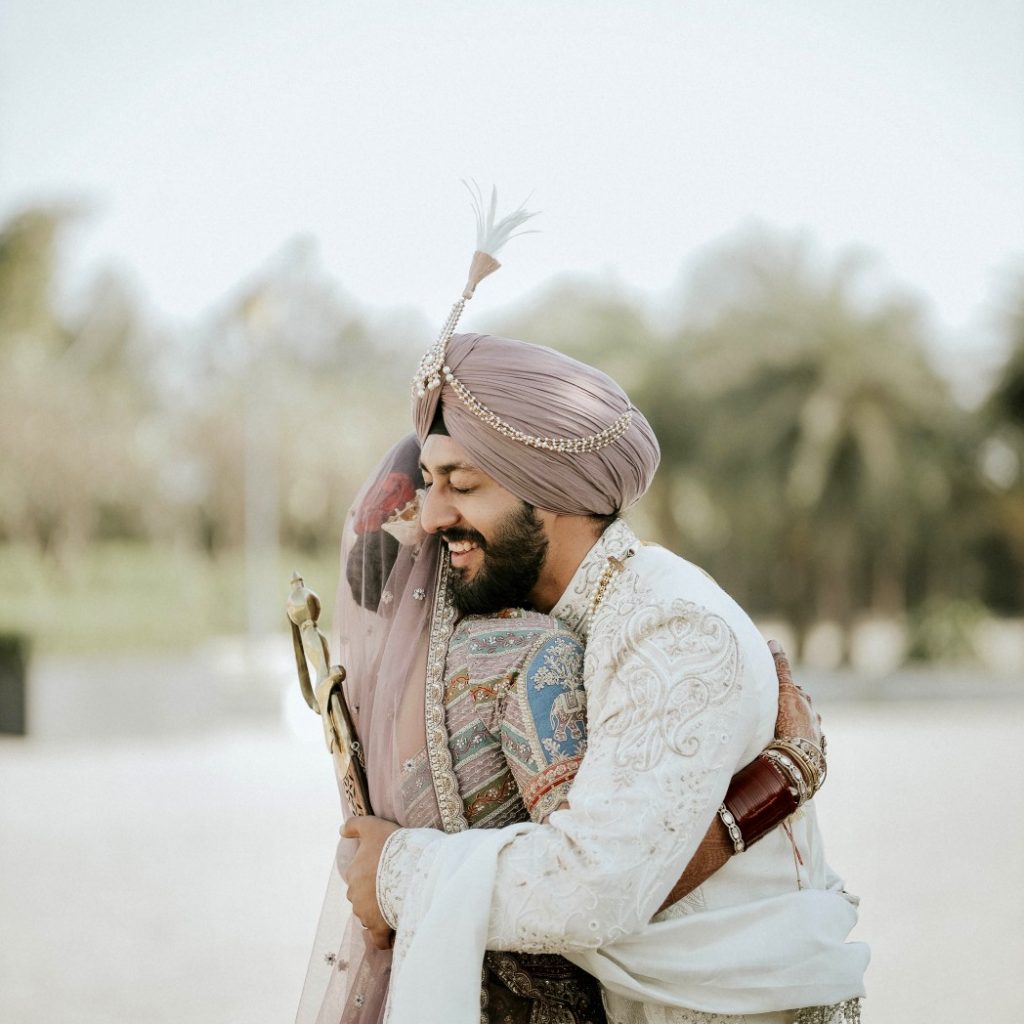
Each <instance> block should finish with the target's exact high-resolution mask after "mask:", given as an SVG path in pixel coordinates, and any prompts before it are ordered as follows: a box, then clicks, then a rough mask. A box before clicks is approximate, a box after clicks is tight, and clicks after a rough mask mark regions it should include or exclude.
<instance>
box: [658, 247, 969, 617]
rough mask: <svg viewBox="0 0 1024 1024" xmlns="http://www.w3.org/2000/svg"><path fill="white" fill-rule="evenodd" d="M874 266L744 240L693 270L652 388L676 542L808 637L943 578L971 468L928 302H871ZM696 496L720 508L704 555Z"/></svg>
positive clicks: (890, 606)
mask: <svg viewBox="0 0 1024 1024" xmlns="http://www.w3.org/2000/svg"><path fill="white" fill-rule="evenodd" d="M865 269H866V267H865V266H864V264H863V263H859V264H858V263H855V262H852V261H846V262H843V263H840V264H839V265H838V266H835V267H833V268H832V269H828V270H827V269H821V268H820V267H818V266H816V264H815V263H814V262H812V260H811V258H810V254H809V252H808V250H807V247H806V246H804V245H802V244H801V243H799V242H793V241H785V240H779V239H773V238H770V237H763V236H762V237H756V238H754V239H752V240H746V239H745V240H742V241H741V242H740V243H739V244H738V245H735V246H732V247H730V248H728V249H726V250H725V252H723V253H721V254H718V255H717V256H716V257H714V258H713V259H712V260H710V261H709V262H708V263H707V264H706V265H705V266H704V267H703V268H702V269H701V270H700V271H699V273H698V274H697V275H696V277H695V280H694V289H693V293H692V296H691V298H690V301H689V308H688V310H687V326H686V327H685V328H684V329H682V330H681V331H680V332H679V334H678V337H677V339H676V344H675V345H674V346H672V347H670V348H668V349H666V350H665V351H664V352H663V354H662V358H661V359H659V360H658V362H657V364H656V365H655V366H654V368H653V371H654V372H653V375H652V378H651V384H650V387H649V389H648V390H649V400H650V401H651V402H652V406H653V409H654V410H655V419H656V421H657V422H656V429H657V430H658V433H659V437H661V438H662V440H663V448H664V450H665V463H666V467H667V468H669V470H670V473H671V475H672V476H673V477H674V478H675V480H676V481H677V484H676V486H675V487H674V488H670V489H669V490H668V491H666V492H663V495H662V499H663V501H668V502H669V504H673V502H674V503H675V507H673V508H672V509H671V515H670V516H667V517H665V518H666V519H668V520H673V519H674V521H675V523H676V532H677V537H676V538H675V539H676V542H677V543H679V544H682V545H683V546H684V547H685V546H686V545H687V544H688V543H689V544H691V545H694V544H695V546H696V547H697V549H698V554H700V555H703V556H704V557H705V558H706V560H707V562H708V563H709V564H710V565H711V566H713V568H714V571H716V574H718V575H720V576H721V577H723V582H725V583H727V585H728V586H729V588H730V589H732V590H733V591H734V592H737V593H738V596H740V597H741V598H742V599H744V600H745V601H746V602H747V603H748V604H750V605H751V606H752V607H754V608H760V609H761V610H763V611H769V610H770V611H778V610H782V611H783V612H784V613H785V614H786V615H787V617H788V618H789V619H790V621H791V622H792V623H793V625H794V627H795V628H796V630H797V631H798V634H802V633H803V632H804V630H805V629H806V628H807V627H808V626H809V625H810V623H811V622H813V621H814V620H815V619H823V618H827V619H831V620H834V621H838V622H840V623H841V624H844V625H849V624H850V623H851V622H852V619H853V616H854V615H855V613H857V612H858V611H860V610H862V609H864V608H871V609H875V610H878V611H883V612H886V613H890V614H892V613H898V612H900V611H902V610H903V609H904V608H905V606H906V603H907V593H906V590H907V581H908V579H909V578H910V575H911V565H912V563H913V562H914V561H915V559H920V558H922V557H924V560H925V562H926V563H927V564H928V566H929V570H930V569H931V568H932V567H933V562H934V561H935V554H934V552H930V540H929V536H928V531H929V530H934V529H937V528H938V527H939V525H940V524H941V523H942V522H943V520H944V518H945V516H946V515H947V514H948V512H949V510H950V509H951V508H952V507H953V506H954V505H955V503H956V498H955V492H956V489H957V487H958V485H959V478H960V477H962V476H964V475H965V474H966V473H967V467H969V465H970V462H969V459H967V460H965V453H964V451H963V450H962V449H963V445H962V442H961V440H960V437H961V432H962V431H961V421H962V420H963V419H964V417H963V415H962V414H961V413H960V412H959V410H958V409H957V408H956V406H955V405H954V403H953V402H952V400H951V397H950V394H949V389H948V387H947V386H946V384H945V382H944V381H943V380H942V378H941V377H939V375H938V374H937V373H936V372H935V371H934V370H933V369H932V368H931V366H930V365H929V363H928V360H927V358H926V354H925V347H924V327H923V323H922V317H921V314H920V311H919V309H918V306H917V304H916V303H915V302H914V301H913V300H911V299H908V298H906V297H903V296H898V295H897V296H891V295H890V296H884V297H881V298H876V299H874V300H873V301H868V300H867V298H866V295H867V294H869V293H868V292H867V290H866V288H865V285H866V284H868V283H869V282H867V281H866V280H865V275H864V274H863V271H864V270H865ZM681 409H682V410H683V414H682V415H680V410H681ZM691 432H692V433H691ZM699 492H703V494H704V495H705V496H706V498H707V500H708V501H709V502H710V503H711V506H712V507H713V508H714V509H715V510H717V521H716V523H715V529H714V530H713V531H712V534H711V543H710V546H709V547H708V546H707V545H704V547H705V550H701V548H702V541H703V540H704V539H705V538H701V537H700V536H699V535H697V536H694V535H693V533H692V531H690V530H688V526H689V524H690V522H691V517H690V516H689V514H688V510H687V508H686V496H687V494H688V493H699ZM688 533H689V535H687V534H688Z"/></svg>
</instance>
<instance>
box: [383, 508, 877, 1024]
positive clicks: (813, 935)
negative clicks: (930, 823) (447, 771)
mask: <svg viewBox="0 0 1024 1024" xmlns="http://www.w3.org/2000/svg"><path fill="white" fill-rule="evenodd" d="M552 614H553V615H555V616H556V617H558V618H559V619H560V620H562V621H563V622H565V623H566V624H567V625H568V626H569V627H570V628H571V629H572V630H573V631H574V632H575V633H576V634H577V635H578V636H580V638H581V639H583V640H584V641H585V643H586V655H585V662H584V673H583V677H584V686H585V689H586V696H587V711H588V741H587V742H588V747H587V754H586V758H585V760H584V761H583V764H582V766H581V767H580V769H579V772H578V774H577V776H576V779H575V782H574V784H573V789H572V791H571V795H570V805H571V806H570V808H569V809H568V810H561V811H556V812H555V813H554V814H552V815H551V818H550V820H549V822H548V823H547V824H546V825H535V826H529V825H525V826H524V825H520V826H517V831H515V832H512V833H510V834H509V835H508V837H507V838H503V839H500V840H499V838H498V837H486V836H484V835H481V834H476V835H466V836H464V837H458V843H457V845H455V844H453V845H446V844H452V840H451V839H450V838H448V837H439V835H438V833H437V832H433V831H430V830H420V829H403V830H400V831H398V832H396V833H394V834H393V836H392V837H391V838H390V839H389V841H388V843H387V845H386V847H385V850H384V854H383V856H382V859H381V864H380V867H379V869H378V899H379V901H380V904H381V909H382V911H383V912H384V914H385V916H386V917H387V918H388V919H389V921H390V922H391V923H392V924H393V925H397V929H398V941H397V945H396V960H398V959H400V957H401V956H407V958H408V963H409V964H410V965H411V966H410V968H409V970H408V971H407V972H406V982H405V983H406V984H409V985H411V986H413V987H415V986H416V985H417V984H418V982H417V978H418V977H419V976H420V975H418V974H417V972H421V971H422V966H421V965H422V964H423V963H426V962H428V960H426V959H424V950H423V948H422V947H423V945H424V944H425V943H429V941H430V938H429V937H430V936H431V935H433V934H441V933H442V932H441V931H438V929H439V928H440V929H442V930H443V928H445V927H448V928H454V927H456V926H457V920H454V919H453V920H452V921H444V922H440V921H439V919H438V913H439V911H438V908H437V905H436V902H437V899H436V896H437V893H438V892H439V891H440V890H439V888H438V886H439V881H438V880H439V879H441V878H446V877H448V878H452V877H456V874H457V873H458V872H459V871H463V872H464V873H463V874H462V875H461V876H460V877H463V878H465V879H466V880H467V884H472V879H474V878H476V877H486V884H487V896H486V899H485V902H484V908H485V910H484V912H485V914H486V922H485V924H486V936H485V939H484V941H485V942H486V946H487V948H488V949H491V950H520V951H526V952H535V953H561V954H564V955H566V956H568V957H569V958H570V959H572V960H573V961H574V962H575V963H578V964H580V965H581V966H584V967H585V968H586V969H587V970H588V971H591V972H592V973H594V974H595V975H596V976H598V977H599V978H600V979H601V980H602V983H603V992H604V1000H605V1005H606V1009H607V1012H608V1018H609V1020H610V1021H612V1022H613V1024H683V1022H703V1024H711V1022H716V1024H717V1022H726V1021H732V1020H734V1019H735V1020H743V1021H746V1022H747V1024H750V1022H752V1021H757V1022H763V1024H768V1022H772V1024H775V1022H783V1021H789V1020H792V1019H793V1016H792V1014H791V1013H789V1012H788V1011H789V1010H790V1009H791V1008H793V1007H812V1006H816V1005H818V1006H820V1005H821V1004H826V1003H828V1004H833V1003H836V1004H838V1003H840V1002H842V1001H844V1000H847V999H850V998H852V997H856V996H859V995H861V994H862V987H861V979H862V975H863V969H864V966H865V963H866V951H865V950H864V949H863V948H862V947H860V946H859V945H858V944H850V943H844V940H845V936H846V934H847V932H848V931H849V929H850V927H851V926H852V923H853V920H854V919H855V914H854V912H853V910H852V907H851V906H850V900H849V899H848V898H845V894H843V893H842V892H841V887H840V885H839V884H838V881H837V880H836V879H835V876H834V875H832V874H831V873H830V872H829V870H828V868H827V866H826V864H825V862H824V858H823V852H822V845H821V840H820V836H819V833H818V829H817V825H816V821H815V817H814V811H813V808H812V807H811V806H810V805H809V806H808V807H807V808H805V810H804V812H803V813H802V814H800V815H799V816H798V817H797V818H795V819H794V820H792V821H791V829H790V831H789V834H787V832H786V831H785V830H782V829H777V830H775V831H774V832H773V833H771V834H770V835H768V836H766V837H765V838H764V839H763V840H762V841H761V842H760V843H758V844H757V845H756V846H755V847H753V848H752V849H751V850H749V851H747V852H746V853H744V854H743V855H742V856H738V857H734V858H732V860H731V861H730V862H729V863H728V864H727V865H726V866H725V867H724V868H722V869H721V870H720V871H719V872H717V873H716V874H715V875H713V876H712V877H711V878H709V879H708V880H707V881H706V882H705V883H704V884H703V885H701V886H700V887H699V888H698V889H696V890H695V891H694V892H692V893H691V894H690V895H689V896H687V897H686V898H685V899H684V900H682V901H680V902H679V903H678V904H676V905H675V906H674V907H670V908H669V909H668V910H666V911H665V912H664V913H663V914H661V915H659V916H658V917H657V918H656V917H655V916H654V915H655V913H656V911H657V909H658V907H659V905H660V904H661V902H662V901H663V900H664V898H665V896H666V895H667V894H668V892H669V891H670V889H671V887H672V885H673V883H674V882H675V880H676V879H677V878H678V877H679V875H680V873H681V872H682V870H683V868H684V867H685V866H686V864H687V863H688V862H689V861H690V859H691V858H692V856H693V855H694V853H695V851H696V850H697V847H698V846H699V844H700V841H701V839H702V838H703V836H704V835H705V833H706V831H707V828H708V826H709V825H710V823H711V821H712V819H713V817H714V815H715V813H716V811H717V808H718V806H719V805H720V803H721V801H722V798H723V796H724V794H725V792H726V789H727V787H728V783H729V780H730V778H731V777H732V775H733V774H734V773H735V772H736V771H738V770H739V769H740V768H741V767H742V766H743V765H745V764H747V763H749V762H750V761H751V760H752V759H753V758H754V757H755V756H756V755H757V754H758V753H759V752H760V751H761V749H762V748H763V747H764V746H765V745H766V744H767V743H768V742H769V741H770V739H771V737H772V734H773V725H774V720H775V715H776V710H777V682H776V675H775V670H774V663H773V661H772V658H771V655H770V653H769V651H768V648H767V645H766V643H765V641H764V639H763V638H762V637H761V635H760V634H759V633H758V631H757V629H756V628H755V627H754V625H753V623H752V622H751V621H750V619H749V618H748V617H747V616H746V614H745V613H744V612H743V611H742V610H741V609H740V608H739V607H738V606H737V605H736V603H735V602H734V601H733V600H732V599H731V598H730V597H729V596H728V595H727V594H725V593H724V591H722V590H721V588H719V587H718V586H717V585H716V584H715V583H714V581H713V580H711V579H710V577H708V576H707V575H706V574H705V573H703V572H702V571H701V570H699V569H698V568H696V567H695V566H693V565H691V564H690V563H688V562H685V561H684V560H683V559H681V558H679V557H677V556H675V555H673V554H671V553H670V552H668V551H666V550H664V549H662V548H659V547H655V546H645V545H641V544H640V542H639V541H638V539H637V538H636V536H635V535H634V534H633V532H632V531H631V530H630V529H629V527H628V526H627V525H626V524H625V523H623V522H616V523H614V524H613V525H612V526H611V527H609V528H608V529H607V530H606V531H605V533H604V535H603V536H602V537H601V538H600V540H599V541H598V542H597V543H596V544H595V545H594V547H593V548H592V549H591V551H590V552H589V554H588V555H587V557H586V558H585V559H584V560H583V562H582V564H581V565H580V567H579V569H578V570H577V572H576V574H575V576H574V577H573V579H572V581H571V583H570V585H569V587H568V588H567V590H566V592H565V594H564V595H563V596H562V598H561V600H560V601H559V602H558V604H557V605H556V607H555V608H554V609H553V612H552ZM790 835H791V836H792V840H791V839H790V837H789V836H790ZM474 858H475V859H474ZM474 863H475V864H477V867H475V868H474V869H473V871H472V872H470V871H468V870H465V868H464V865H469V864H474ZM481 865H484V866H486V868H487V870H486V871H484V870H483V867H481ZM481 891H482V888H481ZM432 901H433V902H432ZM488 903H489V912H487V910H486V908H487V904H488ZM417 943H419V946H417ZM396 973H398V972H397V971H396ZM393 986H394V981H393ZM400 990H401V989H400V987H399V989H398V990H396V989H394V987H393V992H395V993H396V996H395V999H396V1005H397V1006H399V1007H400V1008H403V1007H405V1006H406V1005H407V1004H406V1003H404V1002H403V1001H402V999H401V998H400ZM848 1009H849V1010H850V1013H851V1016H852V1014H853V1012H854V1010H853V1008H852V1007H849V1008H848ZM402 1012H405V1011H404V1009H403V1011H402ZM842 1013H843V1010H842V1009H841V1008H837V1009H836V1010H835V1011H834V1012H833V1011H832V1010H825V1009H822V1010H821V1012H820V1014H819V1018H820V1019H822V1020H831V1019H833V1018H834V1019H836V1020H842V1019H843V1017H842ZM423 1019H428V1018H427V1017H426V1016H424V1017H423ZM452 1019H454V1017H453V1018H452ZM398 1024H404V1020H403V1021H399V1022H398Z"/></svg>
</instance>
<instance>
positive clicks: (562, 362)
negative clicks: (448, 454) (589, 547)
mask: <svg viewBox="0 0 1024 1024" xmlns="http://www.w3.org/2000/svg"><path fill="white" fill-rule="evenodd" d="M444 361H445V363H446V365H447V366H448V367H450V368H451V372H452V374H454V376H455V377H456V378H457V379H458V380H459V381H461V382H462V383H463V384H464V385H465V386H466V387H467V388H468V389H469V391H470V392H472V394H473V396H474V397H475V398H476V399H477V401H478V402H480V403H482V404H483V405H484V406H486V407H487V408H488V409H490V410H491V412H493V413H495V414H496V415H497V416H498V417H500V418H501V419H502V420H504V421H505V422H506V423H508V424H510V425H511V426H512V427H514V428H516V429H517V430H520V431H522V432H523V433H525V434H530V435H533V436H535V437H569V438H578V437H586V436H589V435H591V434H596V433H599V432H600V431H602V430H605V429H606V428H608V427H609V426H611V425H612V424H613V423H615V421H616V420H618V419H619V417H621V416H622V414H623V413H625V412H626V411H627V410H629V409H632V412H633V415H632V419H631V421H630V423H629V427H628V429H626V431H625V432H624V433H623V434H622V436H620V437H618V438H617V439H616V440H615V441H613V442H612V443H611V444H609V445H607V446H605V447H604V448H601V449H599V450H598V451H591V452H557V451H548V450H544V449H538V448H534V447H530V446H528V445H527V444H525V443H523V442H522V441H520V440H516V439H515V438H512V437H506V436H504V435H503V434H501V433H499V432H498V431H497V430H495V429H494V427H492V426H490V425H488V424H487V423H485V422H484V421H483V420H482V419H481V418H480V417H479V416H478V415H476V414H474V412H473V411H472V410H471V409H470V408H468V407H467V406H466V405H465V404H464V403H463V402H462V400H461V399H460V398H459V396H458V395H457V394H455V392H454V391H453V390H452V387H451V385H450V384H447V383H446V384H444V385H443V386H442V387H439V388H436V389H434V390H432V391H431V390H428V391H427V392H426V394H425V395H423V396H422V397H420V398H415V399H414V400H413V418H414V421H415V426H416V433H417V434H418V436H419V439H420V443H421V444H422V443H423V442H424V441H425V440H426V437H427V434H428V433H429V432H430V428H431V426H432V424H433V422H434V419H435V417H436V415H437V412H438V408H439V407H440V411H441V415H442V417H443V418H444V425H445V429H446V430H447V431H448V433H449V434H450V435H451V437H452V438H453V439H454V440H455V441H457V442H458V443H459V444H460V445H462V447H463V448H465V450H466V452H467V454H468V455H469V457H470V459H471V460H472V462H473V464H474V465H476V466H478V467H479V468H480V469H481V470H483V471H484V472H485V473H487V475H488V476H491V477H494V479H495V480H497V481H498V483H500V484H501V485H502V486H503V487H504V488H505V489H506V490H508V491H511V492H512V493H513V494H514V495H516V497H518V498H521V499H522V500H523V501H526V502H528V503H529V504H531V505H534V506H536V507H537V508H542V509H547V510H549V511H551V512H561V513H563V514H566V515H592V514H598V515H611V514H612V513H615V512H620V511H623V510H625V509H627V508H629V506H630V505H632V504H634V502H636V501H637V500H639V498H640V497H642V495H643V494H644V492H645V491H646V490H647V488H648V487H649V486H650V483H651V480H652V478H653V477H654V471H655V470H656V469H657V468H658V461H659V459H660V458H661V452H660V450H659V448H658V441H657V438H655V436H654V432H653V431H652V430H651V426H650V424H649V423H648V422H647V420H646V419H645V418H644V416H643V414H642V413H641V412H640V411H639V410H638V409H636V408H635V407H634V406H633V405H632V404H631V403H630V401H629V396H628V395H627V394H626V393H625V392H624V391H623V390H622V388H620V387H619V385H618V384H616V383H615V381H613V380H612V379H611V378H610V377H609V376H607V374H604V373H602V372H601V371H600V370H596V369H594V367H592V366H587V365H586V364H585V363H581V362H578V361H577V360H575V359H571V358H570V357H569V356H566V355H562V354H561V353H560V352H555V351H554V350H553V349H549V348H544V347H542V346H540V345H531V344H529V343H527V342H525V341H513V340H511V339H508V338H495V337H492V336H490V335H484V334H455V335H453V336H452V338H451V340H450V341H449V342H448V346H447V351H446V353H445V357H444Z"/></svg>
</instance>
